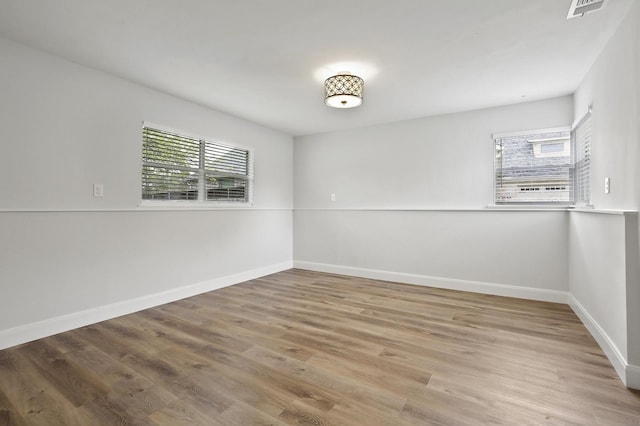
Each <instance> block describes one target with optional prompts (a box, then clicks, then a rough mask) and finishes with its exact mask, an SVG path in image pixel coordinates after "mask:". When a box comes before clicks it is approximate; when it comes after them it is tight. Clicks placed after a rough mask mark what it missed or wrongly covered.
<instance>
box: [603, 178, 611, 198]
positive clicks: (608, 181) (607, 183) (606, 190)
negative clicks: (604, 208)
mask: <svg viewBox="0 0 640 426" xmlns="http://www.w3.org/2000/svg"><path fill="white" fill-rule="evenodd" d="M610 192H611V178H608V177H606V178H604V193H605V194H608V193H610Z"/></svg>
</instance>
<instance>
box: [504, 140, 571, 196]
mask: <svg viewBox="0 0 640 426" xmlns="http://www.w3.org/2000/svg"><path fill="white" fill-rule="evenodd" d="M494 142H495V202H496V203H497V204H509V203H514V204H515V203H565V204H568V203H570V202H571V194H572V193H571V186H572V182H573V179H572V166H573V165H572V157H571V138H570V132H569V129H568V128H566V129H551V130H539V131H532V132H519V133H513V134H506V135H499V136H494Z"/></svg>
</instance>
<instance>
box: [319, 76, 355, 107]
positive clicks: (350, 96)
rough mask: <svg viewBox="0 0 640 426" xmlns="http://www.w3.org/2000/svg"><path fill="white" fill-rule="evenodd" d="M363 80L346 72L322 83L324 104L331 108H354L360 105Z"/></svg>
mask: <svg viewBox="0 0 640 426" xmlns="http://www.w3.org/2000/svg"><path fill="white" fill-rule="evenodd" d="M363 89H364V80H363V79H361V78H360V77H358V76H356V75H352V74H349V73H347V72H345V73H340V74H337V75H334V76H332V77H329V78H328V79H326V80H325V81H324V102H325V104H327V105H328V106H330V107H333V108H354V107H357V106H360V105H362V91H363Z"/></svg>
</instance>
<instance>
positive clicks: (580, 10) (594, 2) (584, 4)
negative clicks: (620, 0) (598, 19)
mask: <svg viewBox="0 0 640 426" xmlns="http://www.w3.org/2000/svg"><path fill="white" fill-rule="evenodd" d="M602 6H604V0H573V1H572V2H571V7H570V8H569V14H568V15H567V19H571V18H575V17H576V16H583V15H584V14H585V13H589V12H593V11H594V10H598V9H600V8H601V7H602Z"/></svg>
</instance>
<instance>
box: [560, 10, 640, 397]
mask: <svg viewBox="0 0 640 426" xmlns="http://www.w3.org/2000/svg"><path fill="white" fill-rule="evenodd" d="M639 28H640V3H638V2H634V4H633V5H632V7H631V9H630V11H629V13H628V15H627V17H626V18H625V20H624V21H623V22H622V24H621V26H620V27H619V28H618V30H617V32H616V33H615V35H614V36H613V37H612V38H611V40H610V41H609V43H608V44H607V46H606V47H605V49H604V50H603V52H602V53H601V54H600V56H599V57H598V59H597V60H596V62H595V63H594V64H593V66H592V68H591V70H590V71H589V73H588V74H587V76H586V78H585V79H584V81H583V82H582V84H581V85H580V87H579V88H578V90H577V91H576V93H575V96H574V99H575V112H576V116H575V118H576V119H578V118H579V117H580V116H581V115H582V114H584V112H585V111H586V110H587V108H588V105H590V104H593V118H592V120H593V130H592V133H593V134H592V201H593V204H594V208H595V211H594V212H592V213H586V212H573V213H571V214H570V240H569V253H570V257H569V258H570V274H569V289H570V292H571V294H572V296H573V299H572V306H573V307H574V309H575V310H576V312H577V313H578V314H580V315H581V317H582V318H583V320H585V323H586V324H587V326H588V327H589V328H590V330H591V331H592V333H594V336H595V337H596V339H597V340H598V341H599V343H600V344H601V346H602V347H603V349H604V350H605V352H607V355H608V356H609V359H610V360H611V361H612V363H613V364H614V366H615V367H616V369H617V370H618V372H619V374H620V375H621V377H622V378H623V380H624V381H625V382H626V383H627V385H628V386H632V387H636V388H640V277H639V274H638V270H639V269H640V256H639V255H638V253H639V251H640V247H638V215H637V210H638V207H639V205H640V167H638V164H640V32H639ZM605 177H610V178H611V193H610V194H605V193H604V190H603V188H604V178H605ZM602 210H605V211H606V210H613V212H612V213H614V214H609V215H607V214H603V213H602ZM623 210H627V211H628V212H626V213H625V214H621V213H620V212H619V211H623ZM616 211H618V212H616ZM616 213H617V214H616Z"/></svg>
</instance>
